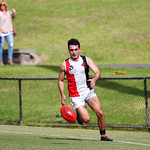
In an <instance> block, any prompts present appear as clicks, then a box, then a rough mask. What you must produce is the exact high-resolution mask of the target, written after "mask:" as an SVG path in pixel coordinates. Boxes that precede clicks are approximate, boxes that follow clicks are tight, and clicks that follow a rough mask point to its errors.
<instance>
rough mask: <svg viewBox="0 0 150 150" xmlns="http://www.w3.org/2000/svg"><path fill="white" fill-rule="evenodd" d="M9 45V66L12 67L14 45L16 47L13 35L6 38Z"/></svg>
mask: <svg viewBox="0 0 150 150" xmlns="http://www.w3.org/2000/svg"><path fill="white" fill-rule="evenodd" d="M5 39H6V41H7V43H8V64H9V65H11V64H12V63H13V62H12V59H13V45H14V40H13V34H9V35H7V36H6V37H5Z"/></svg>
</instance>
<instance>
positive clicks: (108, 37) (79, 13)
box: [5, 0, 150, 65]
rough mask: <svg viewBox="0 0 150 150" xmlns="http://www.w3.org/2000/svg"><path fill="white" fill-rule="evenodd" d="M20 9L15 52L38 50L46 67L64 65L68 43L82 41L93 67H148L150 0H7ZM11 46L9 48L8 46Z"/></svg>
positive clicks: (16, 21)
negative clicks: (111, 65) (140, 64)
mask: <svg viewBox="0 0 150 150" xmlns="http://www.w3.org/2000/svg"><path fill="white" fill-rule="evenodd" d="M7 3H8V6H9V8H10V9H12V8H15V9H16V11H17V15H16V18H15V20H14V25H15V27H16V30H17V36H16V37H15V46H14V48H19V49H35V50H36V52H37V54H39V55H41V54H43V55H45V56H46V57H47V60H46V61H45V62H44V64H55V65H58V64H60V63H61V62H62V61H63V60H64V59H65V58H66V57H68V56H69V55H68V52H67V41H68V40H69V39H70V38H72V37H74V38H78V39H79V40H80V42H81V52H82V54H83V55H87V56H90V57H91V58H93V60H94V61H95V63H97V64H100V63H148V62H149V58H150V48H149V42H150V25H149V9H150V1H148V0H63V1H61V0H55V1H53V0H30V1H26V0H21V1H20V0H7ZM5 47H6V48H7V46H5Z"/></svg>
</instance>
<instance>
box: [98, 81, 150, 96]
mask: <svg viewBox="0 0 150 150" xmlns="http://www.w3.org/2000/svg"><path fill="white" fill-rule="evenodd" d="M116 81H118V82H115V81H108V80H99V81H98V83H97V86H99V87H102V88H105V89H109V90H113V91H118V92H120V93H126V94H129V95H135V96H140V97H145V94H144V81H143V87H141V86H139V88H138V87H135V86H136V85H133V83H132V82H129V84H130V85H123V83H119V82H120V80H116ZM125 84H126V83H125ZM137 85H138V84H137ZM147 93H148V94H149V93H150V91H147Z"/></svg>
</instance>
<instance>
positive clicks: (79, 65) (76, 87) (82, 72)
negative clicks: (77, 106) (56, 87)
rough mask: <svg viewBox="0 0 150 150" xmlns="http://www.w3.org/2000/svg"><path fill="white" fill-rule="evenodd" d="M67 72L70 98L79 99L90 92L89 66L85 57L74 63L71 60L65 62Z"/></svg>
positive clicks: (80, 57)
mask: <svg viewBox="0 0 150 150" xmlns="http://www.w3.org/2000/svg"><path fill="white" fill-rule="evenodd" d="M64 62H65V63H64V64H65V71H66V76H67V79H68V90H69V96H70V97H78V96H81V95H84V94H85V93H87V92H89V91H90V89H91V88H90V83H89V82H88V81H87V80H88V79H89V75H88V72H89V66H88V63H87V58H86V57H85V56H79V61H78V62H74V61H73V60H72V59H71V58H68V59H66V60H65V61H64Z"/></svg>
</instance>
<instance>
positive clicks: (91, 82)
mask: <svg viewBox="0 0 150 150" xmlns="http://www.w3.org/2000/svg"><path fill="white" fill-rule="evenodd" d="M88 81H90V87H91V88H94V86H95V80H94V79H89V80H88Z"/></svg>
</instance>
